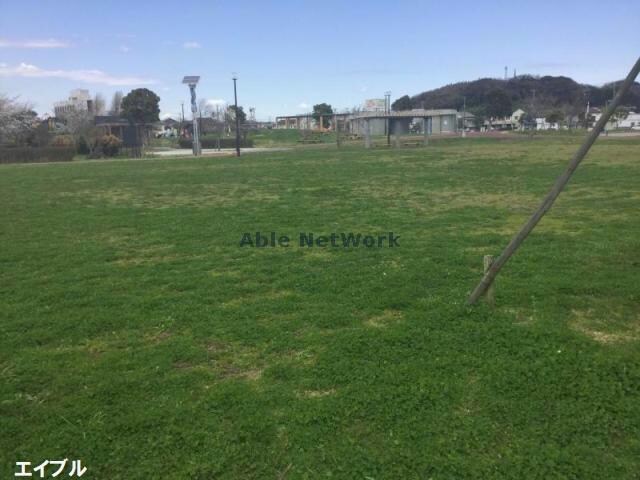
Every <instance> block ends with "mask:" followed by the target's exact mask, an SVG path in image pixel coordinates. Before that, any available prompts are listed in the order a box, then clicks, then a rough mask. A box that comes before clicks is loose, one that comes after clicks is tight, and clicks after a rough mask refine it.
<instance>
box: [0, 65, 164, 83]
mask: <svg viewBox="0 0 640 480" xmlns="http://www.w3.org/2000/svg"><path fill="white" fill-rule="evenodd" d="M0 77H28V78H63V79H65V80H72V81H74V82H85V83H99V84H103V85H112V86H120V85H152V84H154V83H157V81H156V80H153V79H150V78H142V77H120V76H114V75H109V74H108V73H105V72H103V71H101V70H45V69H42V68H40V67H36V66H35V65H30V64H28V63H21V64H20V65H18V66H16V67H9V66H4V67H0Z"/></svg>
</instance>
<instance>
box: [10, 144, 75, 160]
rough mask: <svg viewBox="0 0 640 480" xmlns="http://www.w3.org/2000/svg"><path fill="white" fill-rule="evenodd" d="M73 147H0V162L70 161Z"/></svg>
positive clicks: (73, 151) (73, 150) (73, 152)
mask: <svg viewBox="0 0 640 480" xmlns="http://www.w3.org/2000/svg"><path fill="white" fill-rule="evenodd" d="M75 153H76V151H75V148H73V147H0V163H39V162H70V161H71V160H73V156H74V155H75Z"/></svg>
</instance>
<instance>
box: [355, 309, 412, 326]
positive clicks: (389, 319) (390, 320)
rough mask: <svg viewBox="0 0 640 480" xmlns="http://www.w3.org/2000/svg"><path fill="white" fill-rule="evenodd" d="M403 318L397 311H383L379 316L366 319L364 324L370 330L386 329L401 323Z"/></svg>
mask: <svg viewBox="0 0 640 480" xmlns="http://www.w3.org/2000/svg"><path fill="white" fill-rule="evenodd" d="M402 318H403V314H402V312H399V311H397V310H385V311H384V312H382V313H381V314H380V315H376V316H374V317H371V318H368V319H367V320H365V322H364V324H365V325H366V326H367V327H372V328H387V327H388V326H390V325H394V324H396V323H398V322H399V321H401V320H402Z"/></svg>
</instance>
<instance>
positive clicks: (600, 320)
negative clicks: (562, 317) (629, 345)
mask: <svg viewBox="0 0 640 480" xmlns="http://www.w3.org/2000/svg"><path fill="white" fill-rule="evenodd" d="M569 326H570V327H571V328H572V329H573V330H575V331H577V332H580V333H582V334H584V335H586V336H588V337H590V338H592V339H593V340H595V341H596V342H598V343H601V344H605V345H614V344H620V343H626V342H636V341H638V340H640V317H639V316H638V315H637V314H636V315H635V316H633V315H631V316H625V315H624V314H622V313H620V312H615V311H609V312H607V313H606V314H604V313H600V314H599V313H596V312H594V311H593V310H573V311H572V312H571V318H570V319H569Z"/></svg>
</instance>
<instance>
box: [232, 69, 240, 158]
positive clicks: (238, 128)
mask: <svg viewBox="0 0 640 480" xmlns="http://www.w3.org/2000/svg"><path fill="white" fill-rule="evenodd" d="M237 80H238V75H237V74H235V73H234V74H233V101H234V104H235V106H236V111H235V113H236V157H239V156H240V115H238V90H237V89H236V82H237Z"/></svg>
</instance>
